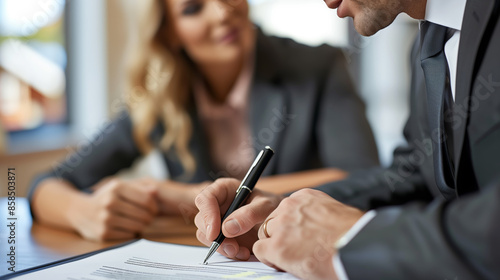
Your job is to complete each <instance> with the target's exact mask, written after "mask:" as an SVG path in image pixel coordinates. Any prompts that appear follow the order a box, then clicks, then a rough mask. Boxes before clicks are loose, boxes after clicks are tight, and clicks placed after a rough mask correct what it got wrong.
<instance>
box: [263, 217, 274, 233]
mask: <svg viewBox="0 0 500 280" xmlns="http://www.w3.org/2000/svg"><path fill="white" fill-rule="evenodd" d="M271 219H272V218H269V219H267V220H265V221H264V223H263V224H262V231H263V232H264V235H265V236H266V238H269V237H271V236H269V233H267V223H268V222H269V221H270V220H271Z"/></svg>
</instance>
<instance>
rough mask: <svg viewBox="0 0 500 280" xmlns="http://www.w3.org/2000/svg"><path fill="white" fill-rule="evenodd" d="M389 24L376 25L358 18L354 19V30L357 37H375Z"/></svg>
mask: <svg viewBox="0 0 500 280" xmlns="http://www.w3.org/2000/svg"><path fill="white" fill-rule="evenodd" d="M389 24H390V23H389ZM389 24H384V25H378V24H376V22H371V21H366V20H363V19H362V18H361V19H360V18H358V20H356V18H354V29H356V31H357V32H358V33H359V35H361V36H366V37H370V36H372V35H375V34H376V33H377V32H379V31H380V30H382V29H384V28H386V27H387V26H388V25H389Z"/></svg>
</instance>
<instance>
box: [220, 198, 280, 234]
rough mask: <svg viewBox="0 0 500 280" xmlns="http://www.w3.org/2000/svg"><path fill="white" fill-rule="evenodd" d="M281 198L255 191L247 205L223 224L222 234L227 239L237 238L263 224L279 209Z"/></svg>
mask: <svg viewBox="0 0 500 280" xmlns="http://www.w3.org/2000/svg"><path fill="white" fill-rule="evenodd" d="M282 199H283V198H282V197H281V196H278V195H275V194H271V193H266V192H263V191H260V190H254V192H253V194H252V196H250V198H249V199H248V201H247V204H246V205H244V206H242V207H241V208H240V209H238V210H236V211H234V212H233V213H232V214H231V215H229V217H227V219H226V220H225V221H224V223H223V224H222V233H224V235H225V236H226V237H236V236H240V235H242V234H245V233H247V232H249V231H250V230H252V229H253V228H254V227H255V226H257V225H259V226H260V224H262V223H263V222H264V220H265V219H266V218H267V216H268V215H269V214H270V213H271V212H273V211H274V209H276V207H278V205H279V203H280V201H281V200H282Z"/></svg>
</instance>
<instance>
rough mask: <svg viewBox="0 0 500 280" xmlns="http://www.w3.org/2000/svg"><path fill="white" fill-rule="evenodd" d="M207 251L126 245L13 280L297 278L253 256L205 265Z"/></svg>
mask: <svg viewBox="0 0 500 280" xmlns="http://www.w3.org/2000/svg"><path fill="white" fill-rule="evenodd" d="M207 252H208V248H204V247H195V246H185V245H174V244H168V243H161V242H153V241H149V240H145V239H142V240H139V241H137V242H134V243H131V244H129V245H126V246H123V247H119V248H116V249H112V250H108V251H104V252H101V253H98V254H96V255H93V256H90V257H87V258H85V259H81V260H78V261H73V262H70V263H66V264H62V265H59V266H55V267H52V268H47V269H44V270H40V271H36V272H33V273H30V274H26V275H21V276H19V277H17V278H15V279H65V280H101V279H123V280H132V279H134V280H149V279H155V280H163V279H174V280H175V279H183V280H191V279H259V280H268V279H297V278H295V277H294V276H292V275H290V274H288V273H284V272H278V271H276V270H275V269H273V268H270V267H268V266H266V265H264V264H263V263H261V262H259V261H258V260H257V259H256V258H255V257H253V256H252V258H251V259H250V260H249V261H235V260H231V259H228V258H226V257H224V256H222V255H220V254H219V253H215V255H213V256H212V258H210V260H209V264H208V265H203V264H202V262H203V259H204V258H205V256H206V254H207Z"/></svg>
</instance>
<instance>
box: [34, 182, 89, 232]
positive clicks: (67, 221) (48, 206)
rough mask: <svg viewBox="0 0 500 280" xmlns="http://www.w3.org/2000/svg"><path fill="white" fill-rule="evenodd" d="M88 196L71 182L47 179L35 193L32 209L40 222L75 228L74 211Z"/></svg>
mask: <svg viewBox="0 0 500 280" xmlns="http://www.w3.org/2000/svg"><path fill="white" fill-rule="evenodd" d="M88 196H89V195H88V194H86V193H83V192H81V191H79V190H77V189H76V188H75V187H73V186H72V185H71V184H70V183H69V182H66V181H63V180H58V179H46V180H44V181H42V182H41V183H40V186H38V188H37V189H36V191H35V193H34V194H33V198H32V201H31V209H32V211H33V215H34V216H35V218H36V221H37V222H39V223H42V224H46V225H51V226H56V227H59V228H64V229H73V230H74V227H73V225H72V222H73V217H72V216H73V215H74V214H73V213H74V212H75V209H76V208H78V207H79V205H82V202H84V201H85V200H86V199H88Z"/></svg>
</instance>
